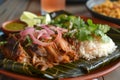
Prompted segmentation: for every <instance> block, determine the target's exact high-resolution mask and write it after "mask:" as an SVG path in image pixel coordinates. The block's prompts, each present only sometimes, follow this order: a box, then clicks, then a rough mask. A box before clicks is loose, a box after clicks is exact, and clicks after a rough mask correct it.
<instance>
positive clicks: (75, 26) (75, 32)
mask: <svg viewBox="0 0 120 80" xmlns="http://www.w3.org/2000/svg"><path fill="white" fill-rule="evenodd" d="M51 24H52V25H56V26H60V27H62V28H66V29H68V32H67V33H66V34H64V35H65V36H69V37H71V38H76V39H78V40H79V41H85V40H92V39H94V36H99V37H101V40H102V41H104V42H107V41H108V40H109V37H108V36H107V35H106V34H105V33H107V32H108V31H109V30H110V27H109V26H108V25H102V24H94V23H93V22H92V20H91V19H88V20H87V22H85V21H84V20H83V19H81V18H80V17H77V16H73V15H66V14H62V15H59V16H58V17H56V18H55V19H54V20H52V21H51Z"/></svg>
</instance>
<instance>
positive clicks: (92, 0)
mask: <svg viewBox="0 0 120 80" xmlns="http://www.w3.org/2000/svg"><path fill="white" fill-rule="evenodd" d="M104 1H105V0H88V1H87V2H86V7H87V8H88V10H89V11H90V12H91V14H92V16H94V17H96V18H99V19H103V20H107V21H110V22H113V23H116V24H118V25H120V19H117V18H112V17H109V16H105V15H102V14H99V13H97V12H95V11H93V10H92V8H93V7H94V6H95V5H98V4H101V3H103V2H104Z"/></svg>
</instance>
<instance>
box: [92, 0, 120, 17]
mask: <svg viewBox="0 0 120 80" xmlns="http://www.w3.org/2000/svg"><path fill="white" fill-rule="evenodd" d="M93 10H94V11H96V12H97V13H100V14H102V15H105V16H109V17H113V18H118V19H120V0H117V1H111V0H105V2H104V3H102V4H99V5H95V6H94V7H93Z"/></svg>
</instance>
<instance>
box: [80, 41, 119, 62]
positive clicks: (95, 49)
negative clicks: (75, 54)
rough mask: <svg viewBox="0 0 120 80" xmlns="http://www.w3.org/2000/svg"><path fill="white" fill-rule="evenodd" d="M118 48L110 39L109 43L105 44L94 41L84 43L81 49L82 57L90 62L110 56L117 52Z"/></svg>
mask: <svg viewBox="0 0 120 80" xmlns="http://www.w3.org/2000/svg"><path fill="white" fill-rule="evenodd" d="M116 48H117V46H116V45H115V43H114V42H113V41H112V39H110V41H109V42H107V43H104V42H102V41H97V40H92V41H83V42H81V46H80V48H79V51H80V56H81V57H83V58H85V59H87V60H90V59H94V58H97V57H102V56H108V55H109V54H111V53H112V52H114V51H115V50H116Z"/></svg>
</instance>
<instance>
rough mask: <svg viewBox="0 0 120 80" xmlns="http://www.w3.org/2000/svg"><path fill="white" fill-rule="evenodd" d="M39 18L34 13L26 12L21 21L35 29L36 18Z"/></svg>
mask: <svg viewBox="0 0 120 80" xmlns="http://www.w3.org/2000/svg"><path fill="white" fill-rule="evenodd" d="M37 17H38V16H37V15H35V14H34V13H31V12H28V11H24V12H23V14H22V15H21V17H20V20H21V21H23V22H25V23H27V24H28V26H29V27H33V25H35V24H36V21H35V18H37Z"/></svg>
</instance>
